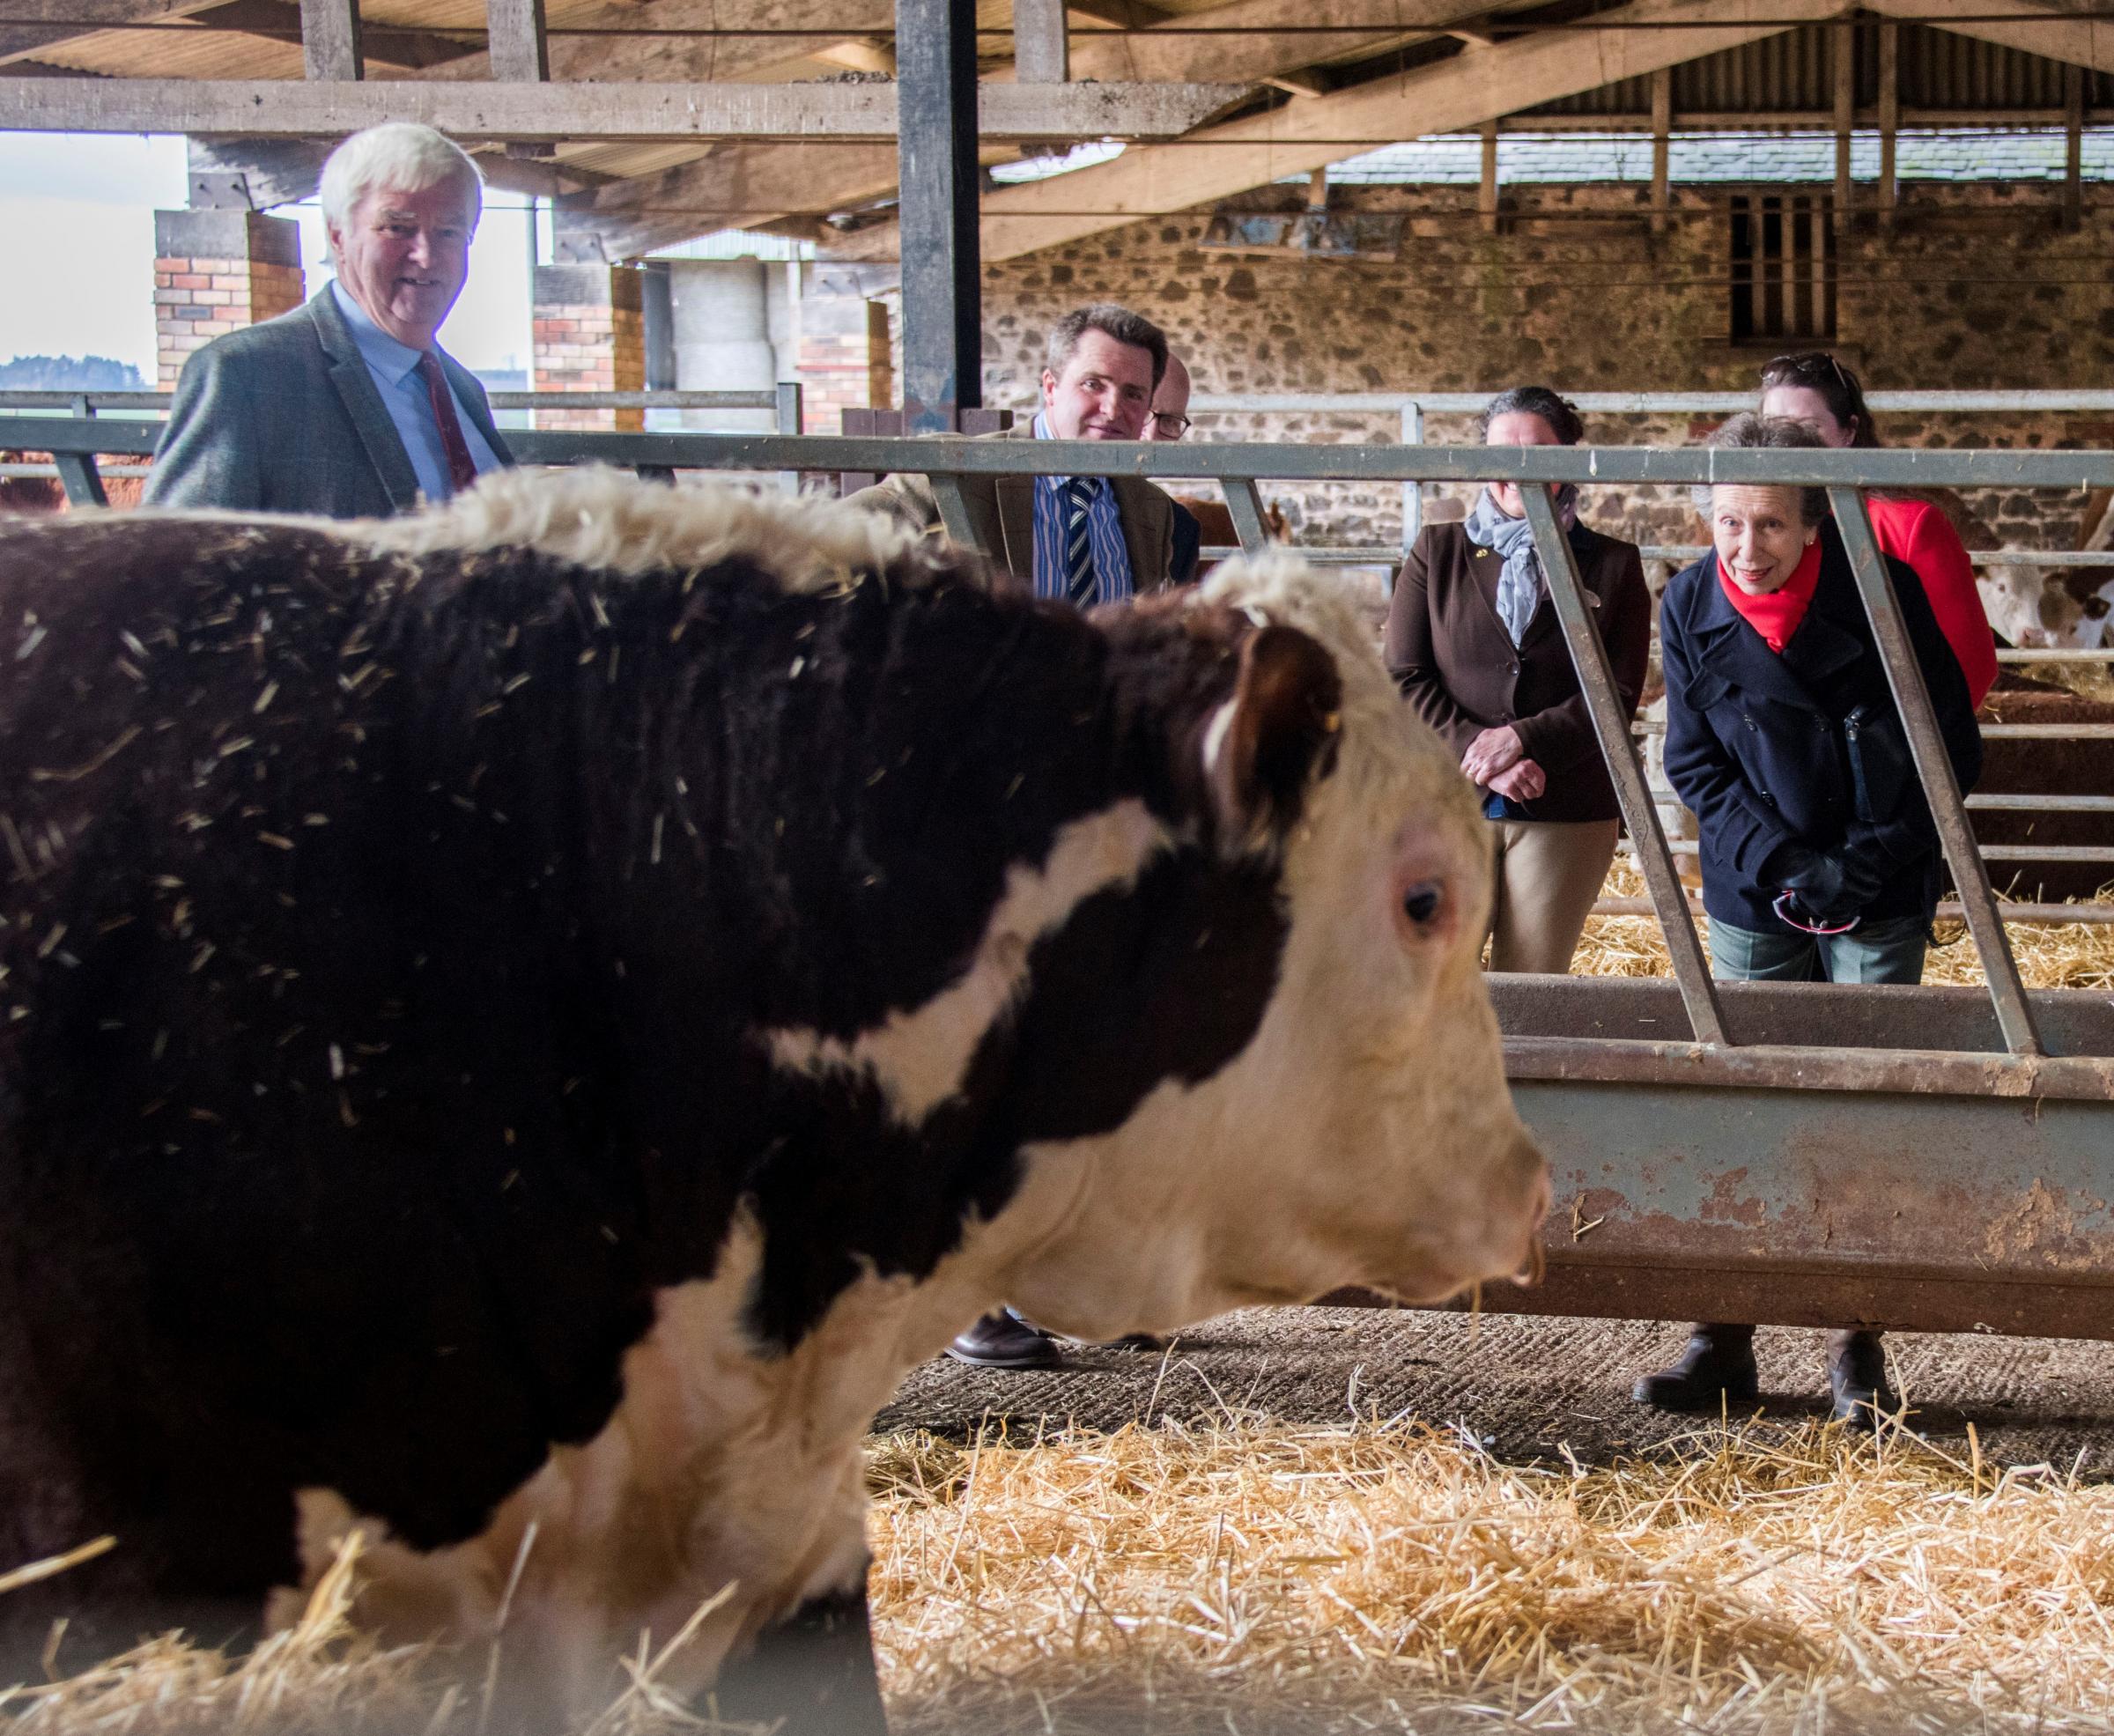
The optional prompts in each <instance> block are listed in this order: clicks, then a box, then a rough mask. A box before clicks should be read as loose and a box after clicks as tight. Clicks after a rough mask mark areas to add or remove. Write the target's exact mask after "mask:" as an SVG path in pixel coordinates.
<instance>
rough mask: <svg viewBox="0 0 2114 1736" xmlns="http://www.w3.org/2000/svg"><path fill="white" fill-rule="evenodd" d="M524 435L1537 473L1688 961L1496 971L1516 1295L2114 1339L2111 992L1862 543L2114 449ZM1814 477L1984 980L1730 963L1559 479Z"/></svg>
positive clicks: (676, 451) (1023, 457)
mask: <svg viewBox="0 0 2114 1736" xmlns="http://www.w3.org/2000/svg"><path fill="white" fill-rule="evenodd" d="M158 433H159V428H158V426H157V425H155V424H152V423H149V422H133V423H130V424H129V425H128V424H127V423H125V422H122V421H120V420H116V419H107V420H99V421H87V420H80V421H74V420H70V419H68V420H31V419H27V418H0V447H32V448H34V449H39V450H45V451H51V452H53V453H54V454H55V457H56V459H57V461H58V462H59V464H60V466H61V468H62V469H63V471H64V472H66V473H67V475H68V478H69V482H70V484H78V492H77V494H76V498H91V499H92V498H93V496H94V493H95V492H96V491H95V490H94V487H93V479H94V478H93V464H94V455H95V454H126V455H135V456H137V455H140V454H146V453H148V452H151V451H152V447H153V442H154V440H155V438H156V436H157V434H158ZM510 439H511V440H512V442H513V444H514V447H515V449H516V451H517V453H518V454H519V455H520V457H521V459H522V461H523V462H528V463H567V462H579V461H583V460H602V461H604V462H610V463H615V464H621V465H626V466H634V467H638V468H640V469H649V470H654V471H661V472H665V471H667V470H669V469H730V470H741V471H747V472H751V473H754V472H798V471H811V472H824V473H832V472H843V471H869V472H882V471H891V470H918V471H922V472H924V473H926V474H927V475H928V476H931V478H932V481H933V484H934V490H935V494H936V495H937V497H938V499H939V502H940V506H941V508H942V513H943V514H944V516H945V518H946V521H947V523H948V526H949V528H950V530H951V531H952V532H953V534H954V535H955V536H957V539H960V540H963V541H970V540H972V533H971V531H970V528H969V519H968V515H967V513H966V512H965V510H964V503H963V498H962V492H961V486H960V478H961V477H962V476H967V475H972V474H986V475H988V474H1022V473H1039V474H1048V475H1082V474H1083V475H1092V474H1104V475H1107V474H1123V475H1135V476H1187V477H1195V476H1206V477H1209V478H1212V479H1214V480H1216V482H1218V483H1219V484H1220V485H1221V486H1222V488H1223V491H1224V493H1225V497H1226V500H1227V503H1228V505H1229V506H1230V508H1231V513H1232V518H1233V521H1234V524H1235V527H1236V528H1237V530H1238V534H1239V536H1240V538H1241V541H1242V543H1243V544H1244V546H1246V547H1249V548H1258V547H1260V546H1261V545H1262V544H1263V543H1264V541H1265V536H1264V528H1263V516H1262V507H1261V501H1260V495H1259V493H1258V491H1257V487H1256V484H1257V482H1258V480H1259V479H1264V478H1268V479H1270V480H1286V481H1290V480H1318V481H1364V482H1372V481H1383V480H1393V481H1410V482H1471V481H1482V480H1510V481H1516V482H1519V483H1520V484H1526V485H1527V486H1526V488H1525V490H1524V498H1525V499H1526V507H1527V516H1528V519H1529V521H1531V523H1532V524H1533V527H1534V536H1535V540H1536V543H1537V544H1538V546H1539V547H1540V549H1541V555H1542V559H1543V561H1544V563H1545V565H1546V567H1547V570H1548V573H1549V588H1550V592H1551V595H1552V597H1553V600H1554V602H1555V605H1556V614H1557V618H1558V620H1559V622H1560V623H1561V624H1562V627H1563V633H1564V637H1565V639H1566V642H1567V643H1568V645H1569V646H1570V648H1571V658H1572V661H1573V662H1574V663H1575V665H1576V667H1577V669H1578V676H1579V680H1580V683H1581V684H1582V686H1583V689H1584V691H1585V695H1586V702H1587V705H1588V707H1589V709H1590V711H1591V713H1592V716H1593V726H1594V728H1595V730H1596V732H1597V733H1598V735H1599V737H1600V747H1601V750H1602V752H1603V753H1604V754H1605V755H1606V757H1607V761H1608V767H1609V769H1610V771H1611V772H1612V773H1613V775H1614V780H1615V791H1616V794H1617V795H1618V797H1619V798H1620V801H1621V804H1622V816H1623V818H1624V821H1625V823H1626V824H1627V826H1628V829H1629V831H1630V835H1631V837H1632V838H1633V839H1634V840H1635V842H1636V846H1637V857H1638V861H1639V864H1640V866H1641V867H1642V868H1643V870H1644V875H1645V883H1646V884H1647V886H1648V888H1649V890H1650V893H1651V898H1652V906H1653V908H1654V910H1655V911H1656V912H1657V914H1658V915H1659V920H1660V923H1661V925H1662V927H1663V928H1664V929H1665V932H1666V936H1667V943H1668V948H1669V950H1670V952H1671V954H1672V957H1673V964H1674V980H1673V981H1671V982H1669V981H1666V980H1664V979H1613V978H1571V977H1493V978H1492V979H1491V992H1492V996H1493V998H1494V1000H1495V1001H1496V1002H1497V1010H1498V1016H1499V1018H1500V1020H1501V1022H1502V1024H1503V1027H1504V1042H1505V1058H1506V1068H1507V1072H1508V1074H1509V1075H1510V1076H1511V1079H1512V1088H1513V1090H1514V1092H1515V1094H1516V1096H1517V1098H1518V1101H1519V1109H1520V1112H1521V1113H1522V1114H1523V1115H1524V1116H1525V1118H1526V1120H1527V1122H1528V1124H1529V1125H1530V1126H1531V1127H1533V1128H1534V1132H1535V1133H1536V1134H1537V1135H1538V1136H1539V1138H1540V1139H1541V1141H1542V1144H1543V1146H1544V1148H1545V1149H1547V1150H1548V1152H1549V1159H1550V1163H1551V1166H1552V1168H1553V1170H1554V1173H1555V1180H1556V1209H1555V1211H1554V1212H1553V1214H1552V1215H1551V1218H1550V1222H1549V1230H1548V1254H1549V1276H1548V1280H1547V1282H1545V1283H1544V1284H1543V1285H1541V1287H1540V1288H1539V1289H1514V1288H1512V1287H1511V1286H1504V1285H1500V1286H1497V1287H1494V1288H1493V1289H1490V1290H1489V1291H1487V1292H1486V1293H1485V1295H1484V1296H1483V1305H1484V1306H1486V1307H1489V1308H1494V1309H1499V1310H1506V1311H1534V1312H1551V1313H1564V1314H1579V1315H1605V1316H1612V1317H1618V1318H1644V1319H1661V1318H1689V1319H1719V1320H1753V1321H1756V1322H1773V1323H1782V1324H1790V1325H1816V1326H1817V1325H1827V1326H1858V1325H1864V1326H1892V1327H1909V1328H1921V1329H1925V1330H1930V1331H1940V1332H1977V1331H1985V1332H1999V1333H2038V1334H2047V1335H2051V1336H2061V1337H2077V1338H2114V1204H2110V1201H2114V996H2110V995H2107V994H2092V993H2084V992H2079V991H2059V992H2050V993H2036V994H2027V993H2026V992H2025V991H2024V989H2023V988H2022V986H2021V984H2020V980H2019V973H2018V968H2017V965H2016V964H2015V962H2014V959H2013V957H2012V955H2011V950H2010V947H2009V944H2008V942H2007V940H2006V937H2005V934H2004V928H2003V923H2002V921H2001V920H2000V915H1999V905H1998V904H1997V900H1996V898H1995V896H1994V894H1993V893H1992V890H1991V887H1990V881H1989V876H1988V874H1987V873H1986V871H1985V868H1984V867H1983V860H1982V856H1981V854H1980V853H1978V852H1977V849H1976V847H1975V844H1974V840H1973V837H1972V834H1971V832H1970V830H1969V825H1968V819H1967V814H1966V811H1965V808H1964V806H1963V804H1962V801H1961V796H1960V792H1959V790H1958V789H1957V787H1955V783H1954V780H1953V776H1952V771H1951V768H1950V766H1949V765H1948V762H1947V759H1946V757H1945V753H1944V750H1943V747H1942V744H1941V742H1940V736H1939V733H1938V728H1937V724H1936V720H1935V719H1934V718H1933V715H1932V712H1931V707H1930V701H1929V698H1928V695H1927V694H1926V692H1925V691H1924V685H1923V679H1922V676H1921V675H1920V673H1919V672H1918V669H1917V667H1916V664H1915V661H1914V659H1913V657H1912V655H1911V653H1910V651H1909V648H1908V645H1907V641H1906V638H1905V636H1904V634H1903V629H1902V626H1901V620H1900V616H1899V613H1898V611H1897V609H1896V602H1895V598H1894V594H1893V587H1892V583H1891V580H1889V577H1888V575H1887V572H1886V568H1885V565H1884V564H1883V562H1882V561H1881V558H1880V556H1879V550H1878V547H1877V544H1876V543H1874V540H1873V536H1872V528H1871V522H1870V520H1869V519H1868V518H1867V517H1866V512H1865V506H1864V498H1863V491H1864V490H1865V489H1866V488H1869V487H1913V486H1917V485H1920V484H1933V485H1942V486H1948V487H1982V486H1992V485H1999V486H2010V487H2029V488H2049V489H2089V488H2094V487H2107V486H2114V454H2108V453H2084V452H2046V451H2006V452H1962V451H1946V452H1926V451H1917V450H1908V449H1893V450H1878V451H1835V452H1765V451H1707V450H1703V449H1699V448H1688V449H1682V450H1666V449H1659V448H1652V447H1600V448H1593V447H1409V446H1311V447H1310V446H1293V445H1282V444H1264V443H1256V444H1246V445H1223V446H1221V445H1207V446H1201V447H1173V446H1160V445H1118V446H1108V445H1100V444H1095V443H1073V442H1067V441H1058V440H1039V441H1017V442H1016V441H1007V442H1003V443H989V442H979V441H974V440H960V439H940V440H846V439H818V438H807V437H792V436H780V435H701V434H650V433H649V434H616V433H609V434H602V433H578V432H565V433H555V432H553V433H515V434H513V435H511V436H510ZM1712 481H1722V482H1747V483H1778V484H1821V485H1823V486H1825V487H1826V488H1827V489H1828V490H1829V498H1830V499H1831V500H1832V502H1833V504H1834V508H1835V513H1836V516H1837V521H1838V522H1839V523H1840V525H1841V527H1842V531H1843V536H1844V543H1845V545H1846V547H1847V550H1848V552H1849V555H1850V558H1851V563H1852V567H1853V569H1854V571H1855V573H1856V575H1857V581H1858V586H1859V590H1860V592H1861V594H1862V595H1863V598H1864V602H1865V606H1866V611H1867V613H1868V614H1869V616H1870V617H1871V620H1872V624H1873V627H1874V634H1875V637H1876V639H1877V642H1878V646H1879V649H1880V653H1881V656H1882V658H1883V659H1884V660H1885V662H1886V666H1887V670H1888V674H1889V679H1890V681H1891V683H1892V686H1893V691H1894V695H1895V698H1896V703H1897V704H1898V705H1900V707H1901V712H1902V717H1903V722H1904V724H1905V726H1906V729H1907V734H1908V739H1909V742H1910V746H1911V750H1912V751H1913V754H1914V757H1915V760H1916V765H1917V767H1918V772H1919V773H1920V774H1921V776H1922V779H1923V783H1924V787H1925V790H1926V793H1927V794H1928V796H1929V798H1930V802H1931V810H1932V813H1933V816H1934V818H1935V820H1936V822H1937V829H1938V833H1939V838H1940V843H1941V845H1942V846H1943V848H1944V852H1945V857H1946V861H1947V863H1948V866H1949V867H1950V868H1951V871H1952V875H1953V878H1954V881H1955V884H1956V886H1957V887H1958V889H1959V897H1960V903H1961V905H1962V914H1963V915H1964V917H1965V920H1966V923H1967V927H1968V932H1969V934H1970V935H1971V936H1972V938H1973V941H1974V943H1975V946H1976V949H1977V951H1978V953H1979V954H1980V957H1981V959H1982V962H1983V965H1984V968H1985V972H1986V974H1987V977H1988V979H1989V985H1990V986H1989V989H1988V992H1987V994H1983V993H1982V992H1981V991H1978V990H1973V989H1957V988H1920V987H1918V988H1907V987H1874V986H1834V985H1828V984H1796V985H1791V984H1746V983H1715V982H1713V981H1712V980H1711V976H1710V973H1709V971H1708V968H1707V965H1706V963H1705V960H1704V953H1703V948H1702V945H1701V942H1700V941H1699V939H1698V937H1697V934H1696V927H1695V924H1694V920H1693V919H1692V917H1691V916H1690V914H1689V905H1688V902H1687V899H1686V898H1685V896H1684V895H1683V892H1682V886H1681V883H1680V881H1679V879H1678V877H1677V876H1676V875H1675V873H1674V862H1673V858H1672V856H1671V854H1670V853H1669V852H1668V850H1667V840H1666V838H1665V835H1664V834H1663V832H1662V831H1660V828H1659V816H1658V813H1657V811H1656V809H1654V808H1653V806H1652V801H1651V797H1650V795H1649V794H1648V792H1647V790H1646V788H1645V777H1644V771H1643V768H1642V765H1640V763H1639V761H1638V758H1637V751H1636V749H1635V746H1634V743H1633V742H1632V740H1631V737H1630V730H1629V727H1628V720H1627V719H1626V718H1625V717H1624V716H1623V715H1622V710H1621V704H1620V701H1619V699H1618V698H1617V697H1616V692H1615V683H1614V681H1613V678H1612V676H1611V675H1610V673H1609V670H1608V661H1607V657H1606V653H1605V651H1604V649H1603V647H1602V646H1601V645H1600V636H1599V632H1598V630H1597V628H1596V627H1595V625H1594V623H1593V616H1592V613H1591V610H1590V609H1588V608H1587V607H1586V602H1585V600H1584V596H1583V594H1582V592H1581V590H1580V587H1579V585H1578V574H1577V573H1576V571H1575V570H1574V568H1573V565H1572V562H1571V549H1570V545H1569V543H1567V542H1566V541H1565V539H1564V538H1563V536H1562V535H1561V533H1560V531H1559V530H1558V528H1557V525H1556V517H1555V513H1554V510H1553V507H1552V506H1551V502H1550V496H1549V487H1550V485H1553V484H1562V483H1566V482H1576V483H1581V484H1594V483H1627V484H1639V483H1655V484H1695V483H1708V482H1712Z"/></svg>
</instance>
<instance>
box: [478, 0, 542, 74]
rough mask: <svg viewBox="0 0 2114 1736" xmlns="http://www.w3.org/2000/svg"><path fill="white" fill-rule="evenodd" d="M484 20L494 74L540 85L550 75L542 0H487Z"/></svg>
mask: <svg viewBox="0 0 2114 1736" xmlns="http://www.w3.org/2000/svg"><path fill="white" fill-rule="evenodd" d="M484 23H485V28H486V33H487V34H486V45H487V48H489V50H490V54H491V58H492V77H493V78H498V79H500V80H503V81H504V82H506V83H507V84H516V85H540V84H543V82H545V81H546V80H547V79H548V78H550V77H551V50H550V47H549V44H548V43H547V42H546V41H545V39H544V35H543V0H484Z"/></svg>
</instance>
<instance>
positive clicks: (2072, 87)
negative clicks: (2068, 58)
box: [2063, 62, 2085, 229]
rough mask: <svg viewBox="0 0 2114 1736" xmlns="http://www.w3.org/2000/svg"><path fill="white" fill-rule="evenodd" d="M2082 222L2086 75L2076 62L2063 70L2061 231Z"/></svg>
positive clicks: (2076, 226) (2083, 205) (2083, 208)
mask: <svg viewBox="0 0 2114 1736" xmlns="http://www.w3.org/2000/svg"><path fill="white" fill-rule="evenodd" d="M2084 220H2085V72H2084V69H2083V68H2082V67H2081V66H2079V65H2078V64H2077V63H2075V62H2072V63H2070V64H2068V65H2066V66H2065V67H2064V68H2063V227H2064V228H2066V229H2076V228H2078V227H2080V226H2081V225H2082V224H2083V222H2084Z"/></svg>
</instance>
